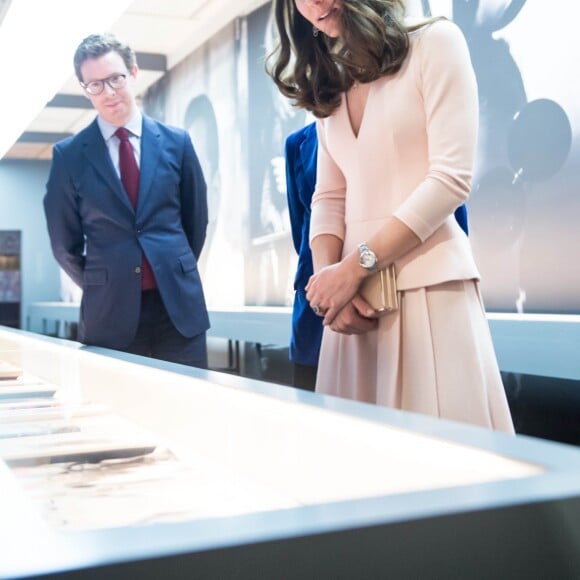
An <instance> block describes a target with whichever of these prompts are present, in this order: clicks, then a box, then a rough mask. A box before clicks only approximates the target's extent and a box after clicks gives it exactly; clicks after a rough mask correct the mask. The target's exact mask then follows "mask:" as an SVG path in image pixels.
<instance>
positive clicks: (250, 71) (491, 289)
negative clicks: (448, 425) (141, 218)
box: [144, 0, 580, 313]
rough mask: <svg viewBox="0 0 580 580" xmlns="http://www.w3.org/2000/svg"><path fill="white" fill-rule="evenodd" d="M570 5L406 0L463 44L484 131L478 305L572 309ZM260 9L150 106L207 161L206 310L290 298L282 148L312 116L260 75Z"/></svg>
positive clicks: (579, 111)
mask: <svg viewBox="0 0 580 580" xmlns="http://www.w3.org/2000/svg"><path fill="white" fill-rule="evenodd" d="M570 6H571V4H570V3H569V2H568V1H567V0H550V2H547V0H513V1H510V0H415V1H413V2H411V3H410V4H409V12H410V13H411V14H412V15H415V16H429V15H445V16H447V17H448V18H451V19H453V20H454V21H455V22H456V23H457V24H458V25H459V26H460V28H461V29H462V30H463V33H464V34H465V37H466V39H467V42H468V45H469V49H470V52H471V58H472V62H473V66H474V69H475V72H476V75H477V79H478V85H479V97H480V134H479V143H478V154H477V163H476V167H475V173H474V179H473V187H472V194H471V197H470V200H469V202H468V212H469V225H470V239H471V242H472V245H473V248H474V253H475V257H476V261H477V263H478V265H479V268H480V272H481V275H482V291H483V296H484V300H485V303H486V307H487V309H488V310H490V311H501V312H526V313H527V312H530V313H532V312H555V313H578V312H580V268H578V266H577V265H576V262H577V260H576V259H575V253H576V248H578V247H580V229H579V228H578V227H577V222H578V220H579V218H580V195H579V194H578V191H579V190H580V77H578V75H577V74H576V73H575V71H576V70H577V63H578V62H580V43H576V42H573V39H574V38H575V34H576V32H575V30H574V27H575V20H574V18H573V17H567V16H566V15H567V14H568V13H569V12H570ZM269 17H270V4H269V3H267V4H265V5H264V6H262V7H261V8H259V9H257V10H256V11H254V12H253V13H252V14H250V15H248V16H247V17H246V18H242V19H239V20H237V21H235V22H234V23H232V24H231V25H230V26H228V27H226V28H225V29H224V30H222V31H221V32H220V33H219V34H218V35H217V36H216V37H214V38H213V39H212V40H211V41H210V42H208V43H206V44H205V45H204V46H202V47H201V48H200V49H198V50H197V51H196V52H195V53H193V54H192V55H190V56H189V57H188V58H187V59H186V60H184V61H183V62H182V63H180V64H179V65H178V66H177V67H175V68H174V69H173V70H172V71H170V72H169V73H168V74H167V75H166V76H165V77H164V78H163V79H162V80H161V81H160V82H159V83H158V84H157V85H155V86H154V87H153V88H152V90H151V91H150V92H149V94H148V95H146V97H145V100H144V105H145V109H146V111H147V112H149V113H150V114H152V115H153V116H156V117H158V118H164V120H165V121H166V122H168V123H171V124H175V125H178V126H182V127H185V128H188V129H189V130H190V132H191V135H192V138H193V142H194V145H195V147H196V150H197V152H198V154H199V156H200V160H201V161H202V165H203V166H204V172H205V174H206V179H207V181H208V191H209V195H210V222H211V223H210V228H209V230H208V242H207V247H206V249H205V250H204V255H203V257H202V261H201V263H200V269H201V271H202V274H203V279H204V283H205V287H206V293H207V297H208V302H209V303H210V304H211V305H214V306H216V305H217V306H228V305H240V304H246V305H272V306H275V305H289V304H291V301H292V281H293V276H294V268H295V264H296V258H295V255H294V249H293V247H292V241H291V236H290V223H289V218H288V209H287V204H286V190H285V180H284V172H285V167H284V159H283V144H284V140H285V138H286V136H287V135H288V134H289V133H291V132H292V131H294V130H296V129H298V128H300V127H301V126H303V125H304V124H305V123H307V122H309V120H310V119H308V118H307V117H306V115H305V114H304V113H303V112H301V111H297V110H296V109H294V108H293V107H292V106H291V104H290V103H289V102H288V101H287V100H285V99H284V98H282V97H280V96H279V94H278V92H277V91H276V90H275V88H274V86H273V83H272V82H271V81H270V79H269V78H268V77H267V76H266V74H265V72H264V57H265V54H266V53H267V52H268V50H269V49H270V48H271V47H272V43H273V38H272V33H271V26H270V21H269Z"/></svg>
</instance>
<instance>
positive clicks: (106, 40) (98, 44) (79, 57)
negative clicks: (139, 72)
mask: <svg viewBox="0 0 580 580" xmlns="http://www.w3.org/2000/svg"><path fill="white" fill-rule="evenodd" d="M109 52H116V53H117V54H118V55H119V56H120V57H121V58H122V59H123V62H124V63H125V66H126V67H127V70H128V71H129V72H131V70H132V69H133V67H134V66H135V65H136V64H137V57H136V56H135V52H134V51H133V49H132V48H131V47H130V46H129V45H127V44H125V43H123V42H121V41H120V40H118V39H117V37H116V36H115V35H113V34H110V33H107V34H91V35H90V36H87V37H86V38H85V39H84V40H83V41H82V42H81V43H80V44H79V45H78V47H77V49H76V51H75V56H74V67H75V74H76V75H77V78H78V79H79V81H81V82H83V81H84V79H83V76H82V74H81V66H82V64H83V63H84V62H85V61H87V60H89V59H93V58H99V57H101V56H103V55H105V54H108V53H109Z"/></svg>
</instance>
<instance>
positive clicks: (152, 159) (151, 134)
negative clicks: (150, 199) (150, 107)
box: [137, 115, 162, 209]
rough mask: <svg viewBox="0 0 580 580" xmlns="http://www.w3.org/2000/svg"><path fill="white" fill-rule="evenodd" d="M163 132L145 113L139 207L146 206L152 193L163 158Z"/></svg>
mask: <svg viewBox="0 0 580 580" xmlns="http://www.w3.org/2000/svg"><path fill="white" fill-rule="evenodd" d="M161 141H162V139H161V132H160V131H159V128H158V126H157V124H156V123H155V122H154V121H153V120H152V119H149V118H148V117H146V116H145V115H143V132H142V135H141V163H140V166H139V171H140V174H139V202H138V206H137V209H140V208H142V207H143V206H144V204H145V203H146V201H147V196H149V195H150V193H151V186H152V185H153V178H154V176H155V171H156V170H157V165H158V164H159V160H160V158H161V150H162V145H161Z"/></svg>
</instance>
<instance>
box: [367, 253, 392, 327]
mask: <svg viewBox="0 0 580 580" xmlns="http://www.w3.org/2000/svg"><path fill="white" fill-rule="evenodd" d="M359 293H360V295H361V296H362V297H363V298H364V299H365V300H366V301H367V302H368V303H369V304H370V305H371V306H372V307H373V308H374V311H375V314H374V315H375V317H378V316H383V315H385V314H388V313H389V312H392V311H393V310H397V308H399V297H398V295H397V279H396V277H395V265H394V264H390V265H389V266H387V267H386V268H385V269H384V270H379V271H378V272H375V273H374V274H373V275H372V276H369V277H368V278H367V279H366V280H365V281H364V282H363V284H362V286H361V288H360V290H359Z"/></svg>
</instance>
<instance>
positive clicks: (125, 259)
mask: <svg viewBox="0 0 580 580" xmlns="http://www.w3.org/2000/svg"><path fill="white" fill-rule="evenodd" d="M74 66H75V73H76V75H77V77H78V79H79V82H80V84H81V86H82V87H83V89H84V91H85V95H86V96H87V98H88V99H89V100H90V101H91V103H92V105H93V106H94V108H95V109H96V111H97V113H98V115H97V117H96V119H95V120H94V121H93V122H92V123H91V124H90V125H89V126H88V127H86V128H85V129H83V130H82V131H80V132H79V133H78V134H77V135H75V136H73V137H70V138H68V139H65V140H63V141H60V142H59V143H57V144H56V145H55V146H54V150H53V161H52V167H51V171H50V176H49V179H48V183H47V193H46V196H45V198H44V209H45V213H46V219H47V224H48V232H49V235H50V240H51V245H52V250H53V252H54V255H55V257H56V259H57V261H58V263H59V264H60V265H61V266H62V268H63V269H64V270H65V271H66V272H67V273H68V275H69V276H70V277H71V278H72V279H73V280H74V282H75V283H76V284H78V285H79V286H80V287H81V288H82V290H83V296H82V302H81V314H80V321H79V340H80V341H81V342H84V343H85V344H91V345H97V346H103V347H106V348H112V349H116V350H122V351H125V352H130V353H135V354H140V355H144V356H151V357H155V358H158V359H162V360H168V361H172V362H178V363H181V364H186V365H191V366H197V367H202V368H206V367H207V347H206V330H207V329H208V328H209V318H208V313H207V309H206V305H205V299H204V295H203V289H202V285H201V280H200V276H199V273H198V269H197V261H198V258H199V255H200V253H201V250H202V247H203V244H204V241H205V235H206V228H207V223H208V213H207V197H206V184H205V180H204V178H203V175H202V171H201V167H200V164H199V161H198V159H197V156H196V154H195V151H194V149H193V145H192V143H191V140H190V137H189V135H188V133H187V132H185V131H183V130H181V129H176V128H173V127H168V126H166V125H164V124H161V123H159V122H157V121H155V120H153V119H151V118H148V117H147V116H145V115H143V114H142V113H141V111H140V110H139V108H138V106H137V103H136V99H135V81H136V77H137V74H138V67H137V62H136V58H135V53H134V52H133V50H132V49H131V48H130V47H128V46H127V45H125V44H124V43H122V42H120V41H119V40H117V39H116V38H115V37H114V36H112V35H109V34H105V35H91V36H89V37H87V38H85V39H84V40H83V41H82V42H81V44H80V45H79V46H78V48H77V50H76V53H75V57H74ZM122 127H124V128H125V129H126V131H125V130H124V129H121V132H120V133H117V131H118V129H119V128H122ZM123 132H124V134H123ZM127 137H128V140H129V143H130V147H127V143H126V138H127ZM122 139H124V140H125V142H124V145H121V140H122ZM120 147H121V148H123V147H125V149H124V150H123V151H122V152H121V153H120ZM131 152H132V154H133V156H134V159H133V158H132V157H131ZM128 157H129V163H132V164H133V168H134V173H132V175H136V178H135V180H134V183H135V186H134V187H132V186H131V185H126V186H124V185H123V183H127V181H126V175H127V173H126V170H124V171H125V174H124V175H122V171H121V167H120V165H123V167H126V166H127V165H126V164H127V162H128V161H127V159H128ZM135 162H136V164H135ZM132 171H133V170H132ZM121 178H123V181H122V180H121ZM137 180H138V183H137ZM130 190H134V193H133V194H131V193H130Z"/></svg>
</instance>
